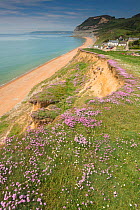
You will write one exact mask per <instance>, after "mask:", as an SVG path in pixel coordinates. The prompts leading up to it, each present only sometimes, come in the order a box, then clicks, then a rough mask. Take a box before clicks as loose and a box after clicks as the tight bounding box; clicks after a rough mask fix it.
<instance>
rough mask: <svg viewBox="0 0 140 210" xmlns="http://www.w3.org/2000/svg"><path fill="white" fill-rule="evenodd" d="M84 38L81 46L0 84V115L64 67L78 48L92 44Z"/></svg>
mask: <svg viewBox="0 0 140 210" xmlns="http://www.w3.org/2000/svg"><path fill="white" fill-rule="evenodd" d="M84 38H85V40H86V41H85V43H83V45H82V46H79V47H77V48H75V49H73V50H71V51H69V52H67V53H65V54H63V55H60V56H58V57H56V58H54V59H52V60H50V61H48V62H46V63H44V64H42V65H40V66H38V67H37V68H35V69H33V70H31V71H29V72H27V73H25V74H23V75H21V76H20V77H17V78H15V79H13V80H11V81H10V82H8V83H6V84H4V85H2V86H0V116H2V115H4V114H6V113H7V112H9V111H10V110H11V109H12V108H14V107H15V106H16V105H17V104H18V103H20V102H21V101H23V99H24V98H25V97H26V96H27V95H28V93H29V92H30V90H31V89H32V88H33V87H34V86H35V85H37V84H38V83H40V82H42V81H43V80H45V79H47V78H49V77H51V76H52V75H53V74H54V73H55V72H56V71H58V70H59V69H61V68H62V67H64V66H65V65H66V64H67V63H68V62H69V61H70V60H71V59H72V58H73V57H74V56H75V55H76V53H77V51H78V49H79V48H85V47H89V46H91V45H93V44H94V42H93V39H92V38H90V37H84Z"/></svg>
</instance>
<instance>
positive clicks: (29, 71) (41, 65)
mask: <svg viewBox="0 0 140 210" xmlns="http://www.w3.org/2000/svg"><path fill="white" fill-rule="evenodd" d="M82 39H85V40H86V38H85V37H83V38H82ZM84 44H85V42H84V43H83V44H82V46H83V45H84ZM82 46H79V47H77V48H80V47H82ZM77 48H74V49H73V50H75V49H77ZM73 50H70V51H68V52H66V53H64V54H62V55H59V56H57V57H55V58H52V59H51V60H48V61H46V62H45V63H42V64H40V65H38V66H36V67H35V68H32V69H30V70H28V71H27V72H25V73H23V74H21V75H20V76H17V77H15V78H13V79H11V80H9V81H8V82H6V83H4V84H2V85H0V89H1V88H2V87H4V86H6V85H8V84H10V83H11V82H14V81H15V80H17V79H19V78H21V77H23V76H25V75H27V74H29V73H31V72H32V71H35V70H36V69H38V68H40V67H43V66H44V65H46V64H48V63H49V62H51V61H53V60H55V59H57V58H59V57H61V56H63V55H65V54H67V53H69V52H71V51H73Z"/></svg>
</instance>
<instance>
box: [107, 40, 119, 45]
mask: <svg viewBox="0 0 140 210" xmlns="http://www.w3.org/2000/svg"><path fill="white" fill-rule="evenodd" d="M118 44H119V41H118V40H109V41H108V42H107V46H110V47H116V46H118Z"/></svg>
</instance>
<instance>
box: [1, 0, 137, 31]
mask: <svg viewBox="0 0 140 210" xmlns="http://www.w3.org/2000/svg"><path fill="white" fill-rule="evenodd" d="M139 12H140V0H0V34H4V33H8V34H10V33H25V32H31V31H73V30H74V29H75V27H76V26H77V25H80V24H81V23H82V22H83V21H84V20H86V19H87V18H88V17H94V16H99V15H111V16H115V17H116V18H119V17H125V18H128V17H131V16H133V15H135V14H138V13H139Z"/></svg>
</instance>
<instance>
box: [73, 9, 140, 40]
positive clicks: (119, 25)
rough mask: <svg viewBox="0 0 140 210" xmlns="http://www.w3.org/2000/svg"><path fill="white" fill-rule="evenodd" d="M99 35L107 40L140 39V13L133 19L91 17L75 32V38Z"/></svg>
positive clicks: (106, 16)
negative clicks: (120, 38)
mask: <svg viewBox="0 0 140 210" xmlns="http://www.w3.org/2000/svg"><path fill="white" fill-rule="evenodd" d="M93 34H94V35H97V36H98V37H102V40H105V39H114V38H118V37H119V36H123V38H127V37H132V36H134V37H140V13H139V14H137V15H134V16H132V17H131V18H115V17H112V16H109V15H101V16H96V17H89V18H88V19H87V20H85V21H84V22H83V23H82V24H80V25H79V26H77V27H76V28H75V30H74V35H75V36H92V35H93Z"/></svg>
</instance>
